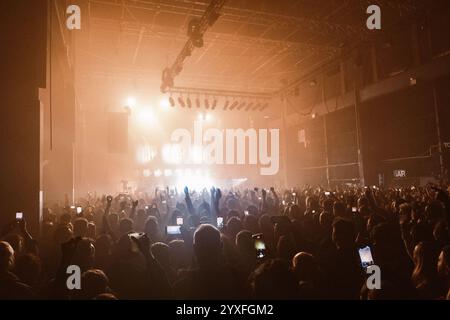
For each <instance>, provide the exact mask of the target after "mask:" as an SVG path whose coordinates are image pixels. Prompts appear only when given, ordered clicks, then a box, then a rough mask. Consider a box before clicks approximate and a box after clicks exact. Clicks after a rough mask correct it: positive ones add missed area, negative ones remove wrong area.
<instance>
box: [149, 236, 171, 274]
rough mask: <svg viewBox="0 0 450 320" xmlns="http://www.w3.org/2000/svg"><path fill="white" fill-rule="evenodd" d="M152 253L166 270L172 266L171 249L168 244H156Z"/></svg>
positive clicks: (152, 247)
mask: <svg viewBox="0 0 450 320" xmlns="http://www.w3.org/2000/svg"><path fill="white" fill-rule="evenodd" d="M150 251H151V252H152V254H153V256H154V257H155V259H156V261H158V262H159V264H160V265H161V266H163V267H164V268H167V267H169V266H170V249H169V246H168V245H167V244H165V243H163V242H155V243H154V244H152V246H151V248H150Z"/></svg>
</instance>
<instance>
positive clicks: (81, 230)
mask: <svg viewBox="0 0 450 320" xmlns="http://www.w3.org/2000/svg"><path fill="white" fill-rule="evenodd" d="M88 224H89V221H87V219H85V218H77V219H75V221H74V222H73V235H74V237H86V236H87V232H88Z"/></svg>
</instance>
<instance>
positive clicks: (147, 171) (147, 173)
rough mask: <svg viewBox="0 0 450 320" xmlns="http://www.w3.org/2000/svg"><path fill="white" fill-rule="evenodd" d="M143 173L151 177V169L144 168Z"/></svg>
mask: <svg viewBox="0 0 450 320" xmlns="http://www.w3.org/2000/svg"><path fill="white" fill-rule="evenodd" d="M142 175H143V176H144V177H146V178H148V177H150V175H151V172H150V170H149V169H144V170H143V171H142Z"/></svg>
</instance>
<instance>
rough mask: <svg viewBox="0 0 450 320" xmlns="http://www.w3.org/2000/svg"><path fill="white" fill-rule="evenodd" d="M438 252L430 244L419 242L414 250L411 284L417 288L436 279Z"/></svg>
mask: <svg viewBox="0 0 450 320" xmlns="http://www.w3.org/2000/svg"><path fill="white" fill-rule="evenodd" d="M438 255H439V251H438V250H437V248H436V246H435V245H434V244H433V243H432V242H420V243H418V244H417V245H416V247H415V248H414V271H413V273H412V276H411V280H412V282H413V284H414V285H415V286H416V287H418V286H420V285H423V284H425V283H429V282H431V281H433V280H435V279H436V278H437V262H438Z"/></svg>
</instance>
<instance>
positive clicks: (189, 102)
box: [186, 97, 192, 108]
mask: <svg viewBox="0 0 450 320" xmlns="http://www.w3.org/2000/svg"><path fill="white" fill-rule="evenodd" d="M186 103H187V106H188V108H192V101H191V98H189V97H187V99H186Z"/></svg>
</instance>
